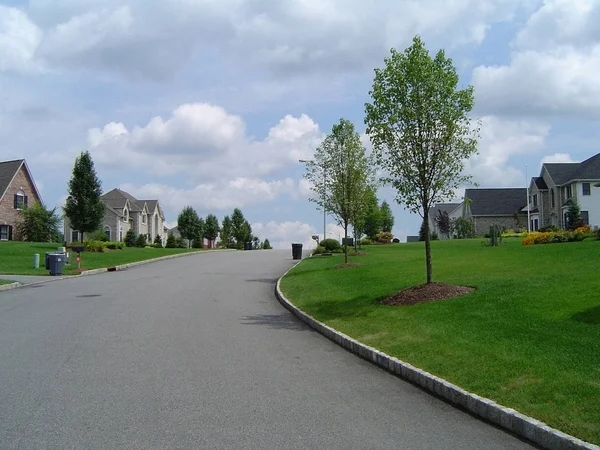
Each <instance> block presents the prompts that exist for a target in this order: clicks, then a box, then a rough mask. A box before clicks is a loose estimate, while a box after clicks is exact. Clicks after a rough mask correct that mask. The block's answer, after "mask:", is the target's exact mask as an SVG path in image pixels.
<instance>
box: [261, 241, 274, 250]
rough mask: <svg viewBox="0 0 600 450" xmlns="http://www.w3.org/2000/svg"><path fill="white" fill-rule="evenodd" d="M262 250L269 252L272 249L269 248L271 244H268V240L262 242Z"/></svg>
mask: <svg viewBox="0 0 600 450" xmlns="http://www.w3.org/2000/svg"><path fill="white" fill-rule="evenodd" d="M262 248H263V249H264V250H271V249H272V248H273V247H271V243H270V242H269V240H268V239H265V240H264V241H263V245H262Z"/></svg>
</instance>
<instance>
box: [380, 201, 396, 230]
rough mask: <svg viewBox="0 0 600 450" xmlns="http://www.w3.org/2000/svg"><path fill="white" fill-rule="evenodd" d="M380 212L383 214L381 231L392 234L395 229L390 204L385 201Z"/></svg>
mask: <svg viewBox="0 0 600 450" xmlns="http://www.w3.org/2000/svg"><path fill="white" fill-rule="evenodd" d="M379 212H380V214H381V231H387V232H389V233H391V232H392V228H394V215H393V214H392V209H391V208H390V205H389V204H388V202H386V201H385V200H384V201H383V202H382V203H381V208H380V209H379Z"/></svg>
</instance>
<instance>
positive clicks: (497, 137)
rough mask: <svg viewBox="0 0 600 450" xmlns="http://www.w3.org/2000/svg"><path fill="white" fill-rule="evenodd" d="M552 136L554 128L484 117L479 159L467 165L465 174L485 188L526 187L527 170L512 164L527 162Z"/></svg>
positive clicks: (471, 160)
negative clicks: (516, 159)
mask: <svg viewBox="0 0 600 450" xmlns="http://www.w3.org/2000/svg"><path fill="white" fill-rule="evenodd" d="M549 132H550V127H549V126H547V125H545V124H542V123H539V122H534V121H526V120H515V121H511V120H502V119H499V118H497V117H493V116H486V117H483V118H482V124H481V139H480V141H479V146H478V148H479V155H475V156H473V157H471V158H470V159H469V160H468V161H467V163H466V164H465V171H466V172H467V173H469V174H471V175H472V176H473V181H474V182H476V183H478V184H480V185H481V186H487V187H501V186H520V185H523V184H524V183H525V174H524V169H525V168H524V167H522V168H517V167H514V166H512V165H510V164H509V160H510V158H511V157H514V156H518V157H521V158H524V157H527V156H529V155H531V154H532V153H535V152H537V151H539V150H540V149H541V148H542V147H543V146H544V143H545V140H546V137H547V136H548V134H549ZM523 166H524V165H523Z"/></svg>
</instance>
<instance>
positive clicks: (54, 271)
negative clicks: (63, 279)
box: [48, 253, 65, 277]
mask: <svg viewBox="0 0 600 450" xmlns="http://www.w3.org/2000/svg"><path fill="white" fill-rule="evenodd" d="M64 264H65V256H64V255H63V254H61V253H50V254H49V255H48V265H49V267H50V268H49V270H50V275H51V276H53V277H55V276H58V275H62V270H63V266H64Z"/></svg>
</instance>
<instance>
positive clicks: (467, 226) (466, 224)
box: [452, 217, 475, 239]
mask: <svg viewBox="0 0 600 450" xmlns="http://www.w3.org/2000/svg"><path fill="white" fill-rule="evenodd" d="M452 234H453V236H454V238H455V239H469V238H472V237H474V236H475V232H474V230H473V224H472V223H471V221H470V220H469V219H467V218H465V217H459V218H458V219H456V220H455V221H454V222H452Z"/></svg>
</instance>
